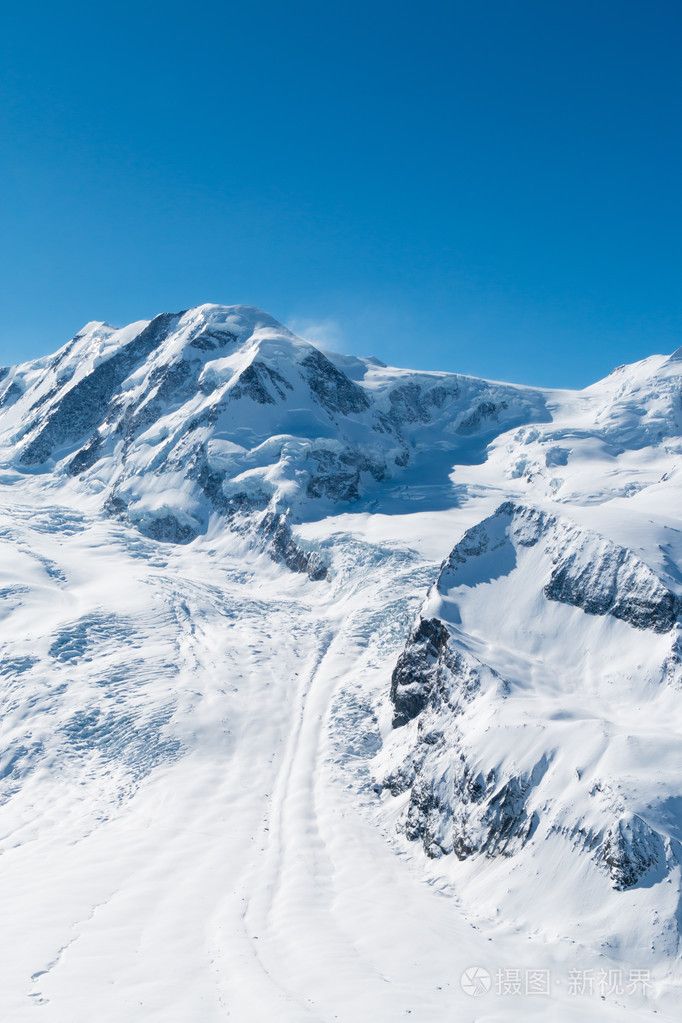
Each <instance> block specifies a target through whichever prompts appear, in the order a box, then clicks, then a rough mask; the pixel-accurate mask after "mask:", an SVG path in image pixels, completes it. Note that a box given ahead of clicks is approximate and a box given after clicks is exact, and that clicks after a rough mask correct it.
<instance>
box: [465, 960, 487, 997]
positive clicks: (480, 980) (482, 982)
mask: <svg viewBox="0 0 682 1023" xmlns="http://www.w3.org/2000/svg"><path fill="white" fill-rule="evenodd" d="M460 984H461V985H462V991H464V993H465V994H467V995H471V997H472V998H480V997H481V995H484V994H486V993H487V992H488V991H490V985H491V984H492V978H491V976H490V974H489V973H488V971H487V970H484V969H483V967H482V966H470V967H469V969H468V970H465V971H464V973H463V974H462V979H461V981H460Z"/></svg>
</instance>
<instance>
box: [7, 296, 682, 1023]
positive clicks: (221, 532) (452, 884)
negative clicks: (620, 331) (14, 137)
mask: <svg viewBox="0 0 682 1023" xmlns="http://www.w3.org/2000/svg"><path fill="white" fill-rule="evenodd" d="M0 378H1V379H0V459H1V467H0V482H1V483H2V486H0V498H1V505H0V535H2V538H3V541H4V542H3V554H4V557H3V560H2V574H3V579H2V582H1V583H0V594H1V596H2V601H1V603H0V610H1V611H2V616H3V625H4V627H3V632H2V651H1V657H0V674H1V675H2V680H3V682H2V688H1V689H0V699H1V701H2V715H1V717H0V757H1V758H2V759H1V761H0V793H1V796H2V804H1V818H0V819H1V820H2V829H1V832H0V877H1V878H2V883H1V884H0V902H1V904H2V919H3V922H4V924H5V927H4V934H5V942H4V947H3V953H4V965H5V970H4V971H3V978H2V980H0V1012H1V1014H2V1018H3V1019H11V1020H13V1021H14V1020H21V1019H23V1018H25V1017H26V1018H29V1017H30V1018H33V1016H34V1015H35V1014H36V1012H37V1011H38V1010H37V1009H36V1005H38V1006H39V1011H40V1013H41V1014H42V1016H43V1017H44V1018H45V1019H46V1020H49V1021H52V1020H55V1021H57V1020H59V1021H61V1020H67V1019H68V1020H69V1021H70V1023H71V1021H73V1023H79V1021H81V1020H83V1021H84V1020H86V1019H88V1020H89V1019H90V1018H91V1016H92V1012H93V1006H94V1005H97V1006H98V1010H97V1012H98V1017H99V1018H101V1019H102V1020H112V1021H113V1020H116V1021H120V1020H121V1019H123V1018H125V1019H130V1020H148V1019H156V1018H158V1019H163V1020H164V1021H166V1020H169V1021H172V1020H177V1021H182V1023H186V1021H188V1020H194V1019H201V1020H202V1023H204V1021H211V1020H214V1019H215V1020H222V1019H225V1018H234V1019H237V1020H239V1021H240V1023H251V1021H253V1023H260V1021H262V1020H264V1019H277V1020H282V1021H293V1023H300V1021H302V1020H311V1021H315V1020H317V1021H322V1020H324V1021H327V1020H329V1021H331V1020H334V1019H338V1020H348V1021H350V1020H353V1021H357V1020H358V1019H373V1020H377V1021H382V1020H385V1021H389V1020H390V1021H394V1020H396V1019H398V1018H402V1017H403V1016H404V1015H406V1014H412V1016H413V1018H416V1019H419V1020H420V1021H421V1020H424V1021H438V1023H441V1021H445V1020H449V1019H458V1020H459V1019H464V1020H468V1019H472V1020H473V1019H474V1018H476V1019H483V1018H485V1019H486V1020H500V1021H502V1020H510V1019H516V1018H519V1019H521V1018H522V1019H524V1020H525V1019H538V1020H573V1019H575V1018H576V1016H577V1015H578V1014H581V1015H582V1016H584V1017H585V1018H587V1019H594V1020H624V1019H632V1020H640V1019H645V1018H652V1019H653V1018H656V1019H659V1020H660V1019H675V1018H677V1015H676V1013H677V1008H676V1006H677V1005H678V1004H679V996H680V986H681V985H682V974H681V972H680V968H679V965H678V964H679V952H680V939H681V934H680V929H681V924H680V909H679V907H680V894H681V891H680V874H681V871H682V847H681V845H680V843H681V842H682V768H681V767H680V764H681V763H682V757H681V754H682V724H681V721H682V718H681V716H680V706H681V701H682V658H681V652H680V641H679V631H680V624H679V618H680V614H681V609H682V599H681V598H682V575H681V574H680V566H681V565H682V533H681V532H680V526H679V507H680V496H681V495H680V486H679V481H680V479H681V478H682V477H680V472H679V465H680V459H681V456H682V448H681V443H682V403H681V395H682V360H681V359H680V357H679V354H676V355H673V356H671V357H665V356H654V357H652V358H650V359H647V360H645V361H644V362H642V363H639V364H637V365H635V366H631V367H621V368H620V369H618V370H616V371H614V373H613V374H611V376H610V377H608V378H607V379H606V380H604V381H601V382H599V383H598V384H595V385H594V386H593V387H591V388H587V389H586V390H585V391H582V392H578V393H576V392H567V391H540V390H538V389H533V388H527V387H521V386H514V385H508V384H500V383H492V382H487V381H482V380H476V379H473V378H470V377H464V376H459V375H454V374H440V373H418V372H412V371H408V370H399V369H394V368H391V367H387V366H384V365H383V364H381V363H379V362H377V361H376V360H374V359H359V358H353V357H350V356H340V355H335V354H333V353H322V352H320V351H318V350H317V349H316V348H314V347H313V346H312V345H310V344H308V343H307V342H305V341H304V340H302V339H301V338H298V337H296V336H295V335H294V334H292V333H291V332H290V331H288V330H287V329H286V328H285V327H283V326H281V325H280V324H278V323H276V321H274V320H272V318H270V317H269V316H267V315H266V314H265V313H262V312H260V311H259V310H255V309H252V308H248V307H243V306H230V307H225V306H201V307H198V308H197V309H193V310H190V311H188V312H185V313H180V314H163V315H161V316H157V317H156V318H155V319H153V320H151V321H148V322H147V321H145V322H141V323H135V324H131V325H130V326H129V327H125V328H123V329H120V330H119V329H115V328H113V327H110V326H108V325H106V324H103V323H91V324H88V325H87V326H86V327H85V328H84V329H83V330H82V331H81V332H80V333H79V334H78V335H77V336H76V338H74V339H73V341H71V342H70V343H69V344H68V345H66V346H65V347H64V348H62V349H61V350H60V351H59V352H57V354H56V355H55V356H52V357H49V358H46V359H42V360H39V361H37V362H34V363H30V364H26V365H24V366H18V367H13V368H11V369H8V370H2V371H0ZM470 967H480V968H481V969H483V970H485V971H487V973H488V974H489V975H490V977H491V978H492V983H491V986H490V989H489V990H486V991H483V993H482V994H481V998H480V1000H479V999H478V998H476V999H475V998H474V997H473V996H472V995H471V994H470V993H469V990H470V989H469V988H467V986H466V984H465V985H464V986H462V984H461V983H460V978H461V976H462V974H463V971H465V970H466V969H467V968H470ZM526 971H529V973H539V975H542V978H543V980H544V979H546V975H545V972H544V971H550V976H551V984H550V986H549V993H542V992H535V993H534V992H533V991H529V992H528V993H527V991H526V984H527V982H528V978H527V975H526ZM590 971H591V972H590ZM636 971H640V973H639V974H637V972H636ZM642 971H643V972H642ZM516 973H518V976H519V978H520V979H519V980H518V984H520V985H521V989H520V991H517V988H516V984H517V982H516V980H514V977H515V975H516ZM619 975H620V978H621V980H620V982H619V981H618V976H619ZM578 977H580V978H582V987H581V986H580V984H579V983H578V979H577V978H578ZM638 978H639V979H638ZM607 979H608V985H607ZM600 984H601V986H600ZM505 985H506V986H505ZM536 986H537V985H536ZM484 987H485V985H484ZM531 987H532V985H531ZM602 996H603V997H602Z"/></svg>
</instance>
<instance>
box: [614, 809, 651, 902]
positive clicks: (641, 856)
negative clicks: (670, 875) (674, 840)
mask: <svg viewBox="0 0 682 1023" xmlns="http://www.w3.org/2000/svg"><path fill="white" fill-rule="evenodd" d="M601 856H602V858H603V860H604V863H605V864H606V866H607V867H608V870H609V874H610V877H611V882H612V884H613V887H614V888H616V889H617V890H618V891H625V889H627V888H634V887H635V886H636V885H637V884H638V883H639V882H640V881H641V880H642V879H643V878H644V877H645V875H646V874H647V873H648V872H649V871H650V870H651V869H652V868H656V867H659V868H662V867H665V863H666V849H665V843H664V841H663V838H662V837H661V835H660V834H659V833H658V832H657V831H654V830H653V829H652V828H650V827H649V825H648V824H647V823H646V822H645V821H643V820H642V818H641V817H638V816H637V815H636V814H630V815H627V816H624V817H621V818H620V820H618V821H617V822H616V823H615V824H614V825H612V827H611V828H609V830H608V831H607V833H606V835H605V836H604V840H603V844H602V849H601Z"/></svg>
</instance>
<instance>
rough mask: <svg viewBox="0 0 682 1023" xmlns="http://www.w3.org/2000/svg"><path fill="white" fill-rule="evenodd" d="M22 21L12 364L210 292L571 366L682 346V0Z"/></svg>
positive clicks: (7, 128)
mask: <svg viewBox="0 0 682 1023" xmlns="http://www.w3.org/2000/svg"><path fill="white" fill-rule="evenodd" d="M0 28H1V31H0V175H1V180H2V184H3V188H2V202H1V203H0V229H1V231H2V246H1V249H0V252H1V255H0V260H1V266H0V302H1V306H0V309H1V316H0V362H3V363H7V362H16V361H21V360H23V359H26V358H31V357H35V356H38V355H43V354H46V353H47V352H50V351H52V350H54V349H55V348H57V347H59V346H60V345H61V344H63V343H64V342H65V341H67V340H68V339H69V337H71V336H72V335H73V334H74V333H75V332H76V330H77V329H78V328H79V327H80V326H81V325H82V324H83V323H84V322H86V321H87V320H90V319H104V320H108V321H109V322H112V323H115V324H122V323H126V322H129V321H131V320H135V319H140V318H146V317H150V316H152V315H154V314H155V313H157V312H160V311H163V310H175V309H182V308H187V307H188V306H191V305H196V304H198V303H200V302H204V301H214V302H224V303H232V302H244V303H249V304H253V305H258V306H261V307H262V308H264V309H266V310H268V312H270V313H272V314H273V315H274V316H276V317H278V318H279V319H281V320H282V321H284V322H286V323H289V324H291V325H293V326H295V327H297V328H298V329H299V330H300V331H301V332H303V333H307V334H308V335H309V336H311V337H313V338H318V339H320V341H321V342H323V343H324V344H326V345H327V347H335V348H337V349H339V350H343V351H348V352H353V353H356V354H367V355H369V354H373V355H376V356H378V357H380V358H382V359H384V360H385V361H387V362H392V363H395V364H398V365H410V366H415V367H419V368H426V369H449V370H453V371H458V372H466V373H474V374H477V375H481V376H488V377H495V378H498V379H509V380H518V381H522V382H527V383H535V384H543V385H556V386H562V385H565V386H584V385H586V384H587V383H589V382H591V381H592V380H594V379H596V378H597V377H600V376H603V375H604V374H606V373H608V372H609V371H610V370H611V369H612V368H613V367H614V366H615V365H618V364H620V363H623V362H629V361H633V360H635V359H638V358H642V357H644V356H646V355H648V354H651V353H653V352H658V351H672V350H673V349H674V348H676V347H678V346H679V345H680V344H682V329H681V328H682V310H681V303H680V269H681V266H680V264H681V262H682V260H681V248H682V242H681V238H682V231H681V226H682V225H681V223H680V221H681V216H680V213H681V199H680V167H681V166H682V133H681V125H682V116H681V115H682V111H681V109H680V106H681V98H682V89H681V86H682V62H681V61H680V58H679V53H680V44H681V42H682V7H681V6H680V5H679V3H673V2H655V3H653V4H646V5H645V4H644V3H642V2H641V0H637V2H634V0H619V2H605V0H590V2H589V3H588V2H582V0H573V2H571V3H570V4H569V3H548V2H547V0H518V2H515V3H510V2H509V0H487V2H486V0H480V2H478V0H477V2H472V0H469V2H467V3H460V2H457V0H453V2H450V3H433V2H430V0H425V2H421V3H418V4H417V3H414V2H412V3H404V2H400V0H393V2H391V3H384V2H383V0H381V2H375V0H364V2H362V3H360V2H357V0H344V2H343V3H335V2H331V3H328V4H320V3H319V2H317V3H312V2H298V0H290V2H288V3H283V2H282V3H280V2H268V0H252V2H250V3H248V4H241V3H240V4H235V3H231V2H229V0H227V2H224V3H221V4H218V3H213V2H206V0H197V2H195V3H193V4H191V5H190V4H186V3H177V2H173V0H171V2H167V3H164V4H161V3H149V2H146V0H140V2H137V3H134V4H133V3H129V2H127V0H121V2H118V3H116V4H114V3H110V2H108V0H104V2H102V3H99V4H92V3H87V4H85V3H73V2H70V0H65V2H62V3H60V4H54V3H52V2H50V3H43V2H38V3H34V4H32V5H31V6H28V5H22V6H20V5H18V4H14V5H13V8H12V9H9V7H8V6H7V5H6V6H5V8H4V9H3V15H2V22H1V23H0Z"/></svg>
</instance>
